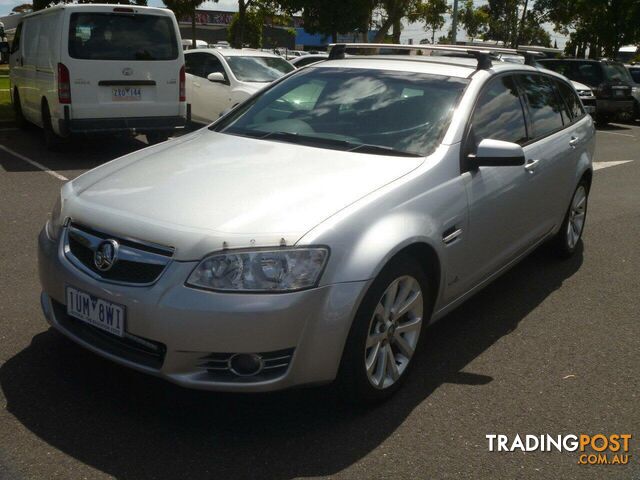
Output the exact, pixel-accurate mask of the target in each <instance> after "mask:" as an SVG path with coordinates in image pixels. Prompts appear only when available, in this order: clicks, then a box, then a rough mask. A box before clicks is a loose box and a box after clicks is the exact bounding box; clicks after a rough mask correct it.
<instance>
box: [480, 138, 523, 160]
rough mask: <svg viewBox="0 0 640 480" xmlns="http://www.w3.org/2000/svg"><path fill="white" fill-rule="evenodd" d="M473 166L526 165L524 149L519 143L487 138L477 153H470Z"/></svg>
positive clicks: (481, 143)
mask: <svg viewBox="0 0 640 480" xmlns="http://www.w3.org/2000/svg"><path fill="white" fill-rule="evenodd" d="M469 163H470V164H471V166H473V167H517V166H519V165H524V150H523V149H522V147H521V146H520V145H518V144H517V143H511V142H503V141H502V140H493V139H491V138H485V139H484V140H482V141H481V142H480V145H478V150H477V152H476V154H475V155H473V154H471V155H469Z"/></svg>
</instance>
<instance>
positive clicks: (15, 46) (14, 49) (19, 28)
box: [11, 22, 22, 53]
mask: <svg viewBox="0 0 640 480" xmlns="http://www.w3.org/2000/svg"><path fill="white" fill-rule="evenodd" d="M21 35H22V22H20V23H19V24H18V26H17V27H16V33H15V36H14V37H13V43H12V44H11V53H15V52H17V51H18V50H19V49H20V36H21Z"/></svg>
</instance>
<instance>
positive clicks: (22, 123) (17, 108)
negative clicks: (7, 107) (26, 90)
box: [13, 88, 27, 128]
mask: <svg viewBox="0 0 640 480" xmlns="http://www.w3.org/2000/svg"><path fill="white" fill-rule="evenodd" d="M13 111H14V114H15V117H16V126H17V127H18V128H26V127H27V121H26V120H25V118H24V115H23V114H22V103H20V94H19V93H18V89H17V88H15V89H14V90H13Z"/></svg>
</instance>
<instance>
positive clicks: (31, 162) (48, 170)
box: [0, 145, 69, 182]
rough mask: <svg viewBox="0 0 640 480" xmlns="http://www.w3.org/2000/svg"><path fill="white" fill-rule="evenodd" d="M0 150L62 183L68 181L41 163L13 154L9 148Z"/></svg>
mask: <svg viewBox="0 0 640 480" xmlns="http://www.w3.org/2000/svg"><path fill="white" fill-rule="evenodd" d="M0 150H4V151H5V152H7V153H8V154H10V155H13V156H14V157H16V158H19V159H20V160H23V161H25V162H27V163H29V164H31V165H33V166H34V167H36V168H39V169H40V170H42V171H43V172H45V173H48V174H49V175H51V176H52V177H55V178H57V179H58V180H62V181H63V182H66V181H67V180H69V179H68V178H67V177H65V176H64V175H60V174H59V173H58V172H56V171H54V170H51V169H49V168H47V167H45V166H44V165H42V164H41V163H38V162H36V161H35V160H31V159H30V158H27V157H25V156H24V155H21V154H19V153H18V152H14V151H13V150H11V149H10V148H7V147H5V146H4V145H0Z"/></svg>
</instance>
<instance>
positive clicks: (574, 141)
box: [569, 137, 580, 148]
mask: <svg viewBox="0 0 640 480" xmlns="http://www.w3.org/2000/svg"><path fill="white" fill-rule="evenodd" d="M579 143H580V138H579V137H571V140H569V145H570V146H571V148H576V146H577V145H578V144H579Z"/></svg>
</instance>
